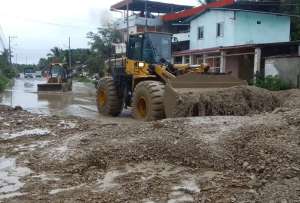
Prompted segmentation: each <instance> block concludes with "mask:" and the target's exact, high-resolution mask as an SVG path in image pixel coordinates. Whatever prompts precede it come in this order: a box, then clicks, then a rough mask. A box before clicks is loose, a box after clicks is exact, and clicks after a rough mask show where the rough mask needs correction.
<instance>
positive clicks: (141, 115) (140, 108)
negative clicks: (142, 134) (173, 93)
mask: <svg viewBox="0 0 300 203" xmlns="http://www.w3.org/2000/svg"><path fill="white" fill-rule="evenodd" d="M164 89H165V85H164V84H163V83H161V82H159V81H143V82H140V83H139V84H137V86H136V87H135V90H134V92H133V97H132V112H133V117H134V118H135V119H138V120H142V121H153V120H159V119H163V118H165V113H164V105H163V96H164Z"/></svg>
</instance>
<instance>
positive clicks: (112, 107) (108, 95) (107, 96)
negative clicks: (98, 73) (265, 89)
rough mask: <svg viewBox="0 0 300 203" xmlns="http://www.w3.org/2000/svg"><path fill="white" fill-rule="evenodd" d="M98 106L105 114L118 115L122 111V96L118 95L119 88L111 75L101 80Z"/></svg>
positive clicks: (100, 111) (98, 91) (98, 90)
mask: <svg viewBox="0 0 300 203" xmlns="http://www.w3.org/2000/svg"><path fill="white" fill-rule="evenodd" d="M97 107H98V111H99V113H101V114H103V115H105V116H118V115H119V114H120V113H121V112H122V109H123V102H122V98H120V97H119V96H118V92H117V88H116V86H115V84H114V81H113V79H112V78H111V77H105V78H102V79H101V80H99V83H98V89H97Z"/></svg>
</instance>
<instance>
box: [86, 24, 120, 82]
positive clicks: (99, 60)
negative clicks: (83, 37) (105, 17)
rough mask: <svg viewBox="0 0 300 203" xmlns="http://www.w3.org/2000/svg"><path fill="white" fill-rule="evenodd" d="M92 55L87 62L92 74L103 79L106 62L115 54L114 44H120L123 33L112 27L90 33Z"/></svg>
mask: <svg viewBox="0 0 300 203" xmlns="http://www.w3.org/2000/svg"><path fill="white" fill-rule="evenodd" d="M88 38H89V39H90V42H89V44H90V46H91V55H90V56H89V58H88V60H87V66H88V69H89V71H90V73H99V76H100V77H102V76H103V75H104V73H105V72H106V68H105V60H107V59H108V58H109V57H111V56H112V55H113V54H114V49H113V43H120V42H121V39H122V35H121V33H120V32H119V31H118V30H117V29H116V28H114V27H112V26H111V25H108V27H106V28H99V29H98V32H97V33H93V32H90V33H88Z"/></svg>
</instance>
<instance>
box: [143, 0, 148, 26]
mask: <svg viewBox="0 0 300 203" xmlns="http://www.w3.org/2000/svg"><path fill="white" fill-rule="evenodd" d="M145 18H146V19H145V28H144V31H145V32H147V31H148V0H146V1H145Z"/></svg>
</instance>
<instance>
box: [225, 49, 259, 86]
mask: <svg viewBox="0 0 300 203" xmlns="http://www.w3.org/2000/svg"><path fill="white" fill-rule="evenodd" d="M253 65H254V56H253V55H241V56H227V57H226V66H225V72H230V71H231V72H232V75H233V76H235V77H237V78H240V79H242V80H246V81H248V82H251V81H252V80H253V76H254V71H253Z"/></svg>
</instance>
